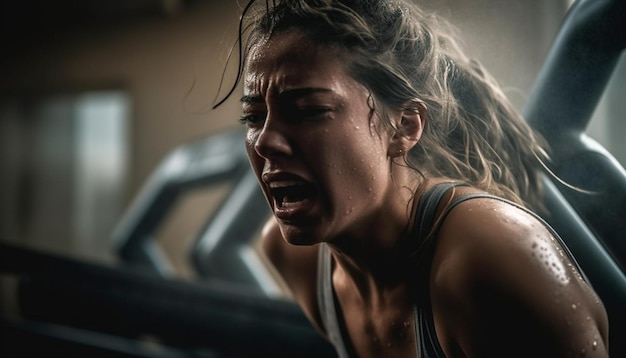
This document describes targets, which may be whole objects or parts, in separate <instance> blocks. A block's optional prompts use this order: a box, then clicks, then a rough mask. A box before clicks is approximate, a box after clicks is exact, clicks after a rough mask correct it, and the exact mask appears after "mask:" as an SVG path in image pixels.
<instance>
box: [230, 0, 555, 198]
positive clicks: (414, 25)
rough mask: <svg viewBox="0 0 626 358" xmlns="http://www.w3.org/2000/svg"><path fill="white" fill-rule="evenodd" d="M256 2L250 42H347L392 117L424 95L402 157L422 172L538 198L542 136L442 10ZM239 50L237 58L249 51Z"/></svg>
mask: <svg viewBox="0 0 626 358" xmlns="http://www.w3.org/2000/svg"><path fill="white" fill-rule="evenodd" d="M252 3H254V0H252V1H250V3H249V4H248V6H247V7H246V9H245V10H244V13H243V15H242V23H241V24H240V36H243V33H244V32H246V30H249V31H247V32H248V38H247V41H246V44H247V46H246V48H247V49H249V48H250V47H251V46H252V45H253V44H254V43H256V42H257V41H258V40H259V39H260V38H266V37H270V36H271V35H272V34H274V33H278V32H281V31H288V30H292V29H295V30H298V31H302V32H303V33H305V34H306V35H307V36H308V37H309V38H310V39H311V40H312V41H313V42H315V43H318V44H319V45H321V46H333V47H336V48H340V49H344V50H345V51H344V53H345V54H346V56H347V58H348V60H349V66H348V68H349V72H350V74H351V75H352V76H353V77H354V78H355V80H357V81H358V82H360V83H361V84H362V85H364V86H365V87H367V88H368V89H369V91H370V92H371V94H372V99H373V102H374V106H373V109H374V110H375V111H376V114H378V116H379V117H380V118H382V119H383V122H387V124H388V125H390V124H389V123H388V122H389V116H388V113H389V111H390V110H393V109H401V108H402V107H403V106H406V105H407V103H413V102H415V101H420V102H423V103H424V104H425V105H426V107H427V108H428V119H427V121H426V124H425V128H424V133H423V135H422V138H421V139H420V141H419V142H418V144H417V145H416V146H415V147H414V148H413V149H412V150H411V151H410V153H409V155H408V158H407V162H406V164H407V165H409V166H410V167H412V168H414V169H415V170H416V171H417V172H418V173H420V175H422V176H423V177H425V176H443V177H448V178H451V179H455V180H460V181H465V182H467V183H470V184H471V185H473V186H475V187H477V188H479V189H482V190H484V191H487V192H489V193H492V194H495V195H499V196H502V197H504V198H507V199H509V200H512V201H514V202H517V203H520V204H523V205H527V206H529V207H531V208H533V209H539V208H541V205H540V196H541V180H540V167H541V164H542V163H543V161H545V160H547V159H548V155H547V153H546V150H545V147H546V146H545V143H544V142H543V140H542V139H541V138H540V137H539V136H538V135H537V134H536V133H534V132H533V130H532V129H531V128H530V127H529V126H528V124H527V123H526V122H525V121H524V120H523V118H522V117H521V115H520V114H519V113H518V112H517V111H516V110H515V108H514V107H513V106H512V104H511V103H510V102H509V101H508V100H507V98H506V96H505V95H504V94H503V92H502V91H501V89H500V87H499V86H498V85H497V83H496V81H495V80H494V79H493V78H492V77H490V76H489V75H488V74H487V73H486V72H485V70H484V69H483V68H482V67H481V66H480V65H479V64H478V63H477V62H476V61H472V60H470V59H468V58H467V57H466V56H465V55H464V54H463V53H462V52H461V51H460V50H459V46H458V44H457V42H456V40H455V38H454V37H452V36H451V35H450V33H451V32H450V31H449V30H450V29H451V26H449V24H447V23H445V22H444V21H443V20H442V19H440V18H437V17H435V16H433V15H430V14H426V13H425V12H423V11H422V10H420V9H419V8H418V7H417V6H415V5H414V4H412V3H409V2H403V1H399V0H277V1H272V0H265V2H264V4H263V2H262V1H259V3H258V4H257V5H260V6H257V7H256V8H255V9H254V10H251V9H250V8H251V5H252ZM242 42H243V41H242V38H241V37H240V46H241V44H242ZM240 52H241V53H242V56H241V60H240V61H241V62H243V60H244V59H245V56H246V54H247V51H246V50H245V49H244V50H243V51H240ZM240 66H242V64H241V63H240ZM241 68H242V67H240V72H241ZM238 79H239V77H238ZM238 79H237V81H238ZM237 81H236V82H237Z"/></svg>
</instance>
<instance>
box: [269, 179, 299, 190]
mask: <svg viewBox="0 0 626 358" xmlns="http://www.w3.org/2000/svg"><path fill="white" fill-rule="evenodd" d="M296 185H304V184H303V183H302V182H300V181H295V180H285V181H274V182H271V183H270V184H269V187H270V188H272V189H277V188H286V187H289V186H296Z"/></svg>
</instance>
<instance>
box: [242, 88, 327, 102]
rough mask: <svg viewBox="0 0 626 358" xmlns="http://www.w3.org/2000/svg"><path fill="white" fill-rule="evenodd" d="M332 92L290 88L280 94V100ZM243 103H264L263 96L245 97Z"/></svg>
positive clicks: (323, 89)
mask: <svg viewBox="0 0 626 358" xmlns="http://www.w3.org/2000/svg"><path fill="white" fill-rule="evenodd" d="M330 92H332V90H330V89H328V88H319V87H302V88H290V89H286V90H283V91H280V92H279V93H278V96H277V97H278V98H281V99H282V98H287V99H293V98H299V97H304V96H308V95H311V94H314V93H330ZM239 101H240V102H242V103H263V96H261V95H252V96H243V97H241V99H240V100H239Z"/></svg>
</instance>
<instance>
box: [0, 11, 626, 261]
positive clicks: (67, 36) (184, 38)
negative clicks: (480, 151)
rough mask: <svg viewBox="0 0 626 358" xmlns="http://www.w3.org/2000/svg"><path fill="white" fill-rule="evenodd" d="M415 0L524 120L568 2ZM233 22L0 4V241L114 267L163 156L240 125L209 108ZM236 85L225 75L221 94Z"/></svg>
mask: <svg viewBox="0 0 626 358" xmlns="http://www.w3.org/2000/svg"><path fill="white" fill-rule="evenodd" d="M239 2H242V3H243V1H239ZM419 3H421V4H422V5H423V6H424V7H426V8H429V9H431V10H433V11H435V12H437V13H438V14H440V15H442V16H444V17H446V18H448V19H449V20H450V21H451V22H452V23H453V24H454V25H455V26H456V27H458V28H459V29H460V31H459V35H460V36H461V37H462V40H463V41H464V43H465V47H466V49H467V51H468V52H469V53H470V54H471V55H472V56H473V57H475V58H477V59H478V60H479V61H482V62H483V64H484V65H485V67H487V69H488V70H489V71H491V72H492V74H493V75H494V76H495V77H496V78H497V79H498V80H499V81H500V83H501V84H502V86H503V87H504V88H505V89H506V92H507V94H508V95H509V96H510V98H511V100H512V101H513V103H514V104H515V105H516V106H517V107H518V108H520V109H521V108H522V107H523V105H524V102H525V99H526V96H527V94H528V91H529V89H530V87H531V85H532V83H533V81H534V79H535V76H536V75H537V72H538V71H539V69H540V66H541V64H542V62H543V60H544V58H545V56H546V53H547V50H548V48H549V46H550V43H551V42H552V40H553V38H554V35H555V34H556V31H557V30H558V26H559V24H560V23H561V21H562V19H563V16H564V15H565V13H566V11H567V8H568V6H569V5H570V2H569V1H567V0H551V1H543V0H508V1H501V0H475V1H464V0H446V1H435V0H428V1H420V2H419ZM239 11H240V6H239V4H238V1H236V0H187V1H185V0H136V1H124V0H111V1H82V2H75V1H69V0H60V1H54V2H46V1H36V0H29V1H20V2H18V1H14V2H11V3H7V4H4V5H3V10H2V11H1V15H0V22H1V25H0V26H1V38H2V44H3V55H2V56H1V57H0V78H1V80H0V240H6V241H11V242H19V243H20V244H24V245H29V246H34V247H37V248H41V249H44V250H49V251H53V252H57V253H62V254H64V255H70V256H78V257H81V258H87V259H89V260H96V261H101V262H106V263H115V261H116V257H115V253H114V252H113V250H112V249H111V243H110V235H111V232H112V230H113V227H114V226H115V224H116V223H117V222H118V221H119V220H120V218H121V217H122V215H123V214H124V210H125V209H126V208H127V207H128V205H129V204H130V203H131V201H132V199H133V198H134V197H135V196H136V195H137V194H138V191H139V190H140V188H141V186H142V185H143V184H144V183H145V182H146V180H147V179H148V177H149V176H150V174H151V172H152V171H153V170H154V169H155V168H156V167H157V166H158V165H159V163H160V162H161V161H162V160H163V159H164V157H165V156H166V155H167V154H168V153H169V152H170V151H172V150H173V149H174V148H176V147H177V146H179V145H181V144H184V143H188V142H189V141H192V140H196V139H199V138H204V137H206V136H210V135H212V134H214V133H219V132H220V131H223V130H226V129H230V128H235V127H237V126H238V123H237V117H238V114H239V104H238V103H237V99H238V96H233V98H232V99H231V100H229V101H227V102H226V103H225V104H224V105H223V106H221V107H220V108H218V109H217V110H213V111H212V110H210V107H211V104H212V103H213V100H214V98H215V96H216V94H217V91H218V88H219V81H220V77H221V75H222V73H223V72H224V68H225V66H226V61H225V59H226V56H227V52H228V50H229V48H230V46H231V45H232V44H233V43H234V40H235V38H236V30H237V20H238V16H239ZM623 68H624V66H621V70H619V71H621V74H619V76H621V77H619V76H618V77H619V78H622V79H623V78H625V76H624V70H623ZM232 79H233V77H232V74H231V75H230V76H229V75H228V74H227V76H226V79H225V81H226V86H227V85H228V84H230V81H232ZM624 82H626V81H623V80H615V81H614V83H613V84H612V86H613V87H615V88H617V90H615V91H613V92H612V93H624V91H623V89H624ZM598 112H599V113H601V114H607V113H609V114H610V113H612V112H614V113H624V104H623V103H622V101H621V100H620V99H619V96H617V95H615V94H608V95H607V96H605V99H603V103H602V105H601V108H599V109H598ZM599 117H601V119H598V120H597V121H596V120H594V124H593V128H592V129H591V131H592V132H593V135H594V137H596V138H597V139H598V140H600V141H601V142H602V143H604V144H605V145H606V146H607V147H608V148H609V149H610V150H612V151H613V153H614V154H615V155H616V157H618V159H620V160H621V161H622V163H624V162H625V158H626V154H625V153H626V150H625V149H624V146H623V143H622V140H621V139H620V138H618V137H615V135H614V134H612V133H616V132H617V133H622V135H623V133H624V132H625V128H623V126H624V124H623V123H621V124H620V123H619V121H618V120H617V119H615V120H611V119H610V118H611V116H610V115H609V116H608V117H606V116H599ZM605 118H609V119H605ZM614 118H617V117H616V116H614ZM622 122H623V121H622ZM618 126H622V127H621V128H620V129H618V130H616V128H618ZM612 136H613V137H612ZM198 198H200V199H198ZM214 201H215V200H214V198H213V197H211V196H210V195H209V196H207V197H206V200H204V199H203V197H197V198H196V199H195V200H193V201H192V202H191V204H188V205H186V206H185V208H184V209H183V211H182V212H181V213H179V214H177V215H176V217H175V219H174V220H175V223H174V224H170V225H168V227H169V229H168V230H167V231H168V234H167V236H168V238H164V239H163V240H164V242H167V243H168V244H166V246H167V245H169V247H170V251H172V250H177V249H176V247H177V245H178V246H181V242H189V240H190V238H189V237H190V236H193V235H194V233H195V231H194V230H195V229H190V227H196V228H197V227H199V226H201V225H202V221H203V220H204V218H205V216H204V213H206V212H207V210H208V209H207V208H205V207H206V206H207V205H209V203H210V202H214ZM209 206H210V205H209ZM179 250H180V252H184V249H179Z"/></svg>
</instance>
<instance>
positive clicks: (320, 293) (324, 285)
mask: <svg viewBox="0 0 626 358" xmlns="http://www.w3.org/2000/svg"><path fill="white" fill-rule="evenodd" d="M332 271H333V262H332V255H331V253H330V250H329V248H328V245H326V244H325V243H321V244H320V246H319V252H318V263H317V303H318V307H319V310H320V316H321V318H322V324H323V325H324V329H325V330H326V335H327V336H328V339H329V340H330V342H331V343H332V344H333V346H334V347H335V351H336V352H337V355H338V356H339V358H349V357H350V355H349V354H348V350H347V348H346V345H345V342H344V340H343V334H342V329H341V326H340V324H339V315H338V312H337V309H336V302H335V292H334V289H333V275H332Z"/></svg>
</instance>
